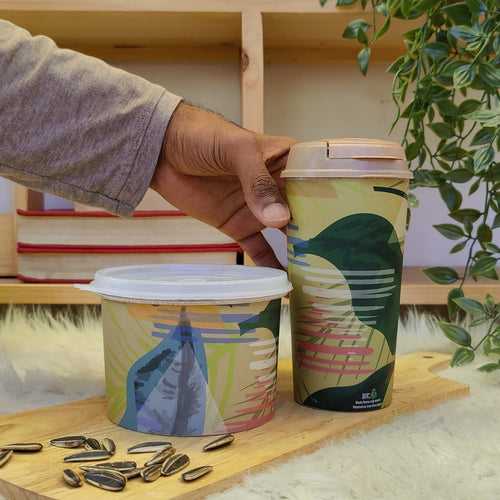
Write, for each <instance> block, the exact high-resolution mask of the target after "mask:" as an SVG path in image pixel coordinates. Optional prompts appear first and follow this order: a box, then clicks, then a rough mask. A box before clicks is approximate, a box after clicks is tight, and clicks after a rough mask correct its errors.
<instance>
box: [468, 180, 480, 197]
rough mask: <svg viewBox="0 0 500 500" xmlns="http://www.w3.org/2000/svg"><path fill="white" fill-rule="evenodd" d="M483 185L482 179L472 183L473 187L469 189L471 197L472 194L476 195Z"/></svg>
mask: <svg viewBox="0 0 500 500" xmlns="http://www.w3.org/2000/svg"><path fill="white" fill-rule="evenodd" d="M480 185H481V179H478V180H477V181H474V182H473V183H472V186H471V187H470V189H469V196H470V195H471V194H474V193H475V192H476V191H477V190H478V189H479V186H480Z"/></svg>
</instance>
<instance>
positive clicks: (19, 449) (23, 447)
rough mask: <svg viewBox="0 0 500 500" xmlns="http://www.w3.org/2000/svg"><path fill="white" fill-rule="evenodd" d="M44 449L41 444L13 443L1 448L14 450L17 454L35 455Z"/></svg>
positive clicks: (0, 447)
mask: <svg viewBox="0 0 500 500" xmlns="http://www.w3.org/2000/svg"><path fill="white" fill-rule="evenodd" d="M42 448H43V444H40V443H11V444H6V445H2V446H0V450H12V451H15V452H16V453H35V452H37V451H41V449H42Z"/></svg>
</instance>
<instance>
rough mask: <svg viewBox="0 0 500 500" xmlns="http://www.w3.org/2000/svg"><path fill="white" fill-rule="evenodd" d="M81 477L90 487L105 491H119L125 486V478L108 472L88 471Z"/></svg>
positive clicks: (119, 474) (117, 473)
mask: <svg viewBox="0 0 500 500" xmlns="http://www.w3.org/2000/svg"><path fill="white" fill-rule="evenodd" d="M83 477H84V478H85V481H86V482H87V483H89V484H91V485H92V486H97V488H101V489H102V490H107V491H121V490H123V488H125V485H126V484H127V478H126V477H125V476H124V475H123V474H121V473H120V472H115V471H110V470H102V471H88V472H85V473H84V475H83Z"/></svg>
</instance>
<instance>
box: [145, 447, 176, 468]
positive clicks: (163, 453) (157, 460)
mask: <svg viewBox="0 0 500 500" xmlns="http://www.w3.org/2000/svg"><path fill="white" fill-rule="evenodd" d="M174 453H175V448H172V447H171V446H168V447H166V448H164V449H163V450H160V451H159V452H158V453H156V454H155V455H154V456H153V457H151V458H150V459H149V460H148V461H147V462H146V463H145V464H144V467H149V466H151V465H156V464H162V463H163V462H165V460H167V458H169V457H171V456H172V455H173V454H174Z"/></svg>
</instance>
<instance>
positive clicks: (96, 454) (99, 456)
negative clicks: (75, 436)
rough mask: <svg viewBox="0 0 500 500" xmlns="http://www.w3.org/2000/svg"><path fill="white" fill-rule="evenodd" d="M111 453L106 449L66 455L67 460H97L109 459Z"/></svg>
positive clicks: (65, 459)
mask: <svg viewBox="0 0 500 500" xmlns="http://www.w3.org/2000/svg"><path fill="white" fill-rule="evenodd" d="M108 458H111V455H110V454H109V453H108V452H107V451H106V450H93V451H82V452H81V453H75V454H74V455H68V456H67V457H64V461H65V462H97V461H99V460H107V459H108Z"/></svg>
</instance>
